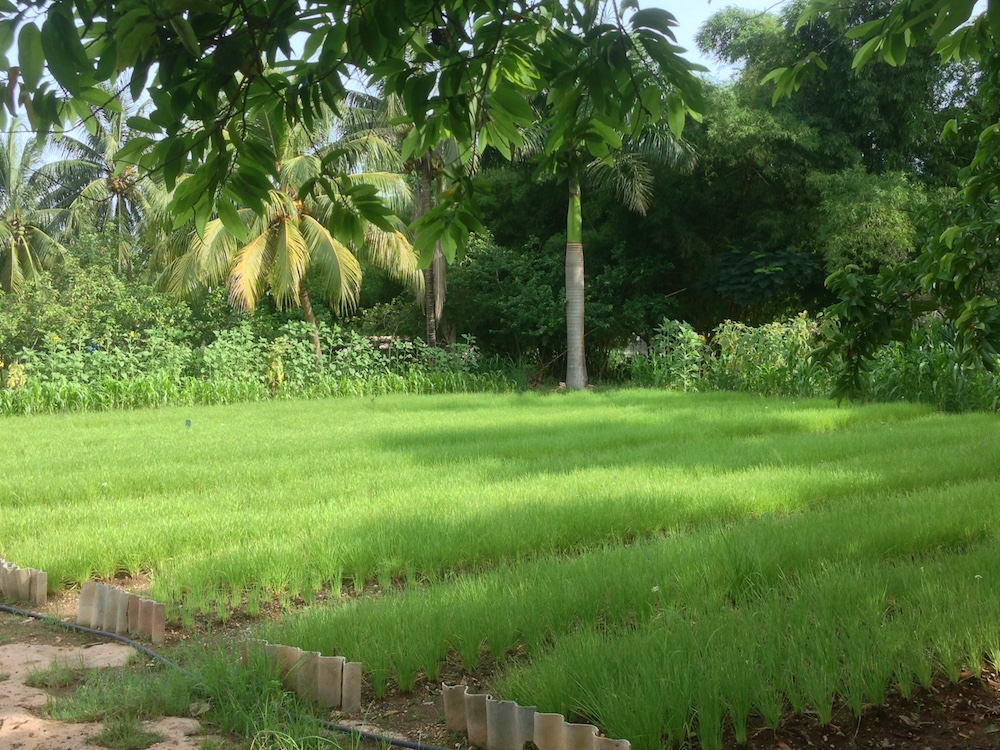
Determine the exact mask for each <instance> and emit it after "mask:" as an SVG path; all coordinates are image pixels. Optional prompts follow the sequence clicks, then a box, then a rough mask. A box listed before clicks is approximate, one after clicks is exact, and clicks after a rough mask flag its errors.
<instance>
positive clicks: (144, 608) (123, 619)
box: [76, 581, 167, 643]
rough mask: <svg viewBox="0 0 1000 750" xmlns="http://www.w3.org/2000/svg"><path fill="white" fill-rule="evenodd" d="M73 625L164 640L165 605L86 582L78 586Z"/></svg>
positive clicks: (153, 640) (155, 640)
mask: <svg viewBox="0 0 1000 750" xmlns="http://www.w3.org/2000/svg"><path fill="white" fill-rule="evenodd" d="M76 624H77V625H83V626H84V627H87V628H95V629H97V630H103V631H105V632H106V633H117V634H118V635H130V636H135V637H138V638H146V639H148V640H149V641H151V642H152V643H163V641H164V640H165V639H166V627H167V606H166V605H165V604H161V603H159V602H154V601H153V600H152V599H146V598H144V597H141V596H139V595H137V594H130V593H129V592H127V591H123V590H122V589H118V588H115V587H114V586H109V585H107V584H106V583H98V582H97V581H87V582H86V583H84V584H83V588H81V589H80V604H79V608H78V609H77V615H76Z"/></svg>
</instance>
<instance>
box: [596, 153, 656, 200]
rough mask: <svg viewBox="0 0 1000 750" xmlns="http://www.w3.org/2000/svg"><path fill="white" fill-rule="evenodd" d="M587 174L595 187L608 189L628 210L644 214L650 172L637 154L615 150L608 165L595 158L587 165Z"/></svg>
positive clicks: (650, 193)
mask: <svg viewBox="0 0 1000 750" xmlns="http://www.w3.org/2000/svg"><path fill="white" fill-rule="evenodd" d="M586 170H587V171H586V174H587V177H589V178H590V179H591V181H592V182H593V184H594V185H595V186H596V187H598V188H599V189H605V190H611V191H612V192H613V193H614V194H615V195H616V196H617V197H618V199H619V200H620V201H621V202H622V203H623V204H624V205H625V207H626V208H628V209H629V210H630V211H635V212H636V213H638V214H645V213H646V211H647V210H648V209H649V205H650V201H651V200H652V198H653V173H652V172H651V171H650V169H649V165H648V164H646V162H645V161H644V160H643V159H642V157H640V156H639V155H638V154H635V153H630V152H622V151H618V152H615V153H614V154H613V155H612V159H611V162H610V164H609V163H608V162H605V161H602V160H600V159H595V160H593V161H591V162H590V163H588V164H587V167H586Z"/></svg>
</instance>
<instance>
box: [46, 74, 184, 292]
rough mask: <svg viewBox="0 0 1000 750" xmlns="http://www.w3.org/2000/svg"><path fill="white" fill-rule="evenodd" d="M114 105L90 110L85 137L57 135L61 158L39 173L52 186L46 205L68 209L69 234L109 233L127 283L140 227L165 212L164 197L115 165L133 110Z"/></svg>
mask: <svg viewBox="0 0 1000 750" xmlns="http://www.w3.org/2000/svg"><path fill="white" fill-rule="evenodd" d="M108 96H109V97H111V96H113V95H112V94H110V93H109V94H108ZM115 102H116V106H115V107H114V108H104V109H101V110H98V111H97V112H95V114H94V118H93V120H92V121H91V123H90V125H91V129H90V131H88V132H87V133H86V134H85V135H84V136H81V137H75V136H72V135H64V136H62V137H61V138H60V139H59V141H58V146H59V149H60V151H61V152H62V154H63V156H64V157H65V158H63V159H60V160H58V161H54V162H52V163H50V164H47V165H45V166H44V167H43V168H42V169H41V173H42V174H43V175H45V177H46V178H47V179H48V180H49V181H50V183H51V190H50V192H49V195H48V197H47V198H46V205H47V206H52V207H58V208H65V209H67V211H66V213H65V218H66V223H67V229H68V230H69V231H70V232H71V233H74V232H78V231H80V230H81V229H83V228H84V227H88V226H92V227H96V228H97V229H98V230H99V231H101V232H104V231H106V230H109V229H110V230H113V231H114V233H115V236H116V237H117V238H118V263H119V265H120V267H121V268H122V269H123V270H124V271H125V275H126V277H127V278H128V280H129V281H131V280H132V274H133V261H134V259H135V257H136V256H137V255H138V250H139V244H140V237H141V236H142V234H143V230H144V226H145V224H146V222H147V219H149V218H150V216H152V215H157V216H158V215H159V214H161V213H163V212H164V210H165V205H166V204H165V199H166V193H165V191H164V190H163V188H162V186H160V185H158V184H157V183H156V182H154V181H153V180H152V179H150V178H149V177H148V176H140V175H139V174H138V170H137V169H136V167H135V166H132V165H129V166H124V167H123V166H122V165H119V164H118V163H117V159H116V156H117V154H118V151H119V150H121V148H122V147H123V146H124V145H125V144H126V143H127V142H128V140H129V138H130V137H131V136H132V135H133V134H132V133H131V131H130V130H129V128H128V126H127V125H126V124H125V123H126V121H127V119H128V118H129V116H131V115H132V114H135V112H136V109H137V108H136V107H135V106H132V105H130V104H129V103H128V102H122V101H121V100H120V99H115Z"/></svg>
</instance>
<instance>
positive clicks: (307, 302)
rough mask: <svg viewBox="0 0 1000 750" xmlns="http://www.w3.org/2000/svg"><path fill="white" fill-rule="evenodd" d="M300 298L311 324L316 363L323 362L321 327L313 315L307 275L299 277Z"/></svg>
mask: <svg viewBox="0 0 1000 750" xmlns="http://www.w3.org/2000/svg"><path fill="white" fill-rule="evenodd" d="M299 299H300V300H301V301H302V313H303V314H304V315H305V316H306V322H307V323H309V326H310V335H311V338H312V342H313V346H314V347H316V364H317V366H322V364H323V348H322V347H321V346H320V345H319V327H318V326H317V325H316V316H315V315H313V306H312V300H311V299H309V290H308V289H306V280H305V276H303V277H302V278H300V279H299Z"/></svg>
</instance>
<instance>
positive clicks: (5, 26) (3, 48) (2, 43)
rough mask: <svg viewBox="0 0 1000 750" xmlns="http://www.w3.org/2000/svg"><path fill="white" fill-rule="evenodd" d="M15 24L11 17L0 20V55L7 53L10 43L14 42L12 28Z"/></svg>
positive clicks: (13, 28)
mask: <svg viewBox="0 0 1000 750" xmlns="http://www.w3.org/2000/svg"><path fill="white" fill-rule="evenodd" d="M16 26H17V24H16V21H15V19H13V18H8V19H5V20H3V21H0V55H5V54H7V50H9V49H10V45H12V44H13V43H14V30H15V28H16Z"/></svg>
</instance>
